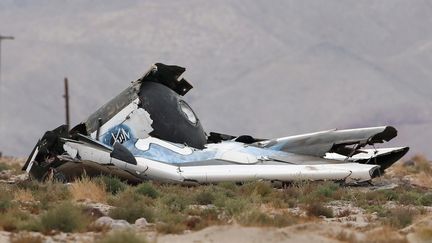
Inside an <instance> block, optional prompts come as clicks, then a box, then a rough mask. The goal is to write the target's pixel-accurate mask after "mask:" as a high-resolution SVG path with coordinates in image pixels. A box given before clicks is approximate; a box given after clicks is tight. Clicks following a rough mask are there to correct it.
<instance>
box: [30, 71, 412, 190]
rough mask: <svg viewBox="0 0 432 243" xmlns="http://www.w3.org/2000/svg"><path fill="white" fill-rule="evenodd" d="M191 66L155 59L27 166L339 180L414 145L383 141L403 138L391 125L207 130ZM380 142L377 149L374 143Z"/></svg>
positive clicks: (376, 168) (63, 173)
mask: <svg viewBox="0 0 432 243" xmlns="http://www.w3.org/2000/svg"><path fill="white" fill-rule="evenodd" d="M184 71H185V68H183V67H179V66H170V65H164V64H161V63H157V64H154V65H153V66H152V67H151V69H150V70H149V71H148V72H147V73H146V74H145V75H144V76H143V77H142V78H140V79H138V80H137V81H134V82H132V84H131V85H130V86H129V87H128V88H127V89H125V90H124V91H123V92H121V93H120V94H119V95H117V96H116V97H115V98H113V99H112V100H110V101H109V102H108V103H106V104H105V105H103V106H102V107H101V108H99V109H98V110H97V111H96V112H94V113H93V114H91V115H90V116H89V117H88V119H87V120H86V121H84V122H82V123H80V124H78V125H77V126H75V127H74V128H72V129H71V130H70V131H68V129H67V126H66V125H63V126H60V127H58V128H56V129H54V130H52V131H48V132H46V133H45V134H44V136H43V137H42V138H41V139H40V140H39V142H38V143H37V144H36V146H35V147H34V149H33V151H32V152H31V154H30V156H29V158H28V160H27V162H26V164H25V165H24V167H23V170H25V171H27V172H28V173H29V174H30V175H31V177H33V178H36V179H39V180H46V179H57V180H62V181H70V180H73V179H74V178H76V177H80V176H82V175H83V173H85V174H87V175H88V176H96V175H100V174H105V175H107V174H108V175H114V176H117V177H119V178H121V179H124V180H127V181H129V182H131V183H138V182H141V181H143V180H156V181H161V182H172V183H215V182H222V181H233V182H243V181H250V180H260V179H261V180H270V181H281V182H287V181H294V180H337V181H344V182H351V183H352V182H354V183H356V182H365V181H370V180H371V179H372V178H374V177H377V176H380V175H381V174H382V173H383V172H384V170H385V169H386V168H388V167H389V166H391V165H392V164H393V163H394V162H396V161H397V160H398V159H400V158H401V157H402V156H404V155H405V154H406V153H407V151H408V149H409V148H408V147H398V148H379V149H375V147H374V144H376V143H383V142H386V141H389V140H391V139H393V138H394V137H396V135H397V131H396V129H395V128H393V127H391V126H382V127H370V128H359V129H349V130H328V131H322V132H316V133H309V134H302V135H297V136H290V137H282V138H276V139H257V138H254V137H252V136H249V135H243V136H232V135H226V134H220V133H214V132H210V133H209V134H206V132H205V131H204V129H203V127H202V125H201V123H200V120H199V119H198V117H197V116H196V114H195V112H194V111H193V110H192V108H191V107H190V106H189V105H188V103H187V102H186V101H184V99H183V98H182V97H183V96H184V95H185V94H186V93H187V92H188V91H189V90H190V89H192V86H191V85H190V84H189V83H188V82H187V81H186V80H185V79H183V78H180V76H181V74H182V73H183V72H184ZM366 146H372V148H369V149H368V148H366Z"/></svg>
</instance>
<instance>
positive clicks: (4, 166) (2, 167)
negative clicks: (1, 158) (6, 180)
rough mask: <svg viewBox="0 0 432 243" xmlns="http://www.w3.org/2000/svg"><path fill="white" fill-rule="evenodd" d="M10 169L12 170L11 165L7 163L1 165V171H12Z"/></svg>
mask: <svg viewBox="0 0 432 243" xmlns="http://www.w3.org/2000/svg"><path fill="white" fill-rule="evenodd" d="M10 169H11V167H10V165H8V164H5V163H0V171H4V170H10Z"/></svg>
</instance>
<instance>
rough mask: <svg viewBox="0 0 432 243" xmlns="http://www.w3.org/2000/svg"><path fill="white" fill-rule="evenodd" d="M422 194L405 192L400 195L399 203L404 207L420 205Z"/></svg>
mask: <svg viewBox="0 0 432 243" xmlns="http://www.w3.org/2000/svg"><path fill="white" fill-rule="evenodd" d="M421 196H422V194H420V193H418V192H416V191H403V192H401V194H400V195H399V199H398V201H399V203H401V204H403V205H418V204H419V199H420V198H421Z"/></svg>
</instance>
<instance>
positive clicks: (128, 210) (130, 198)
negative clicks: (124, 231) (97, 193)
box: [109, 188, 154, 223]
mask: <svg viewBox="0 0 432 243" xmlns="http://www.w3.org/2000/svg"><path fill="white" fill-rule="evenodd" d="M150 200H151V199H149V198H146V197H143V196H142V195H141V194H138V193H135V191H134V190H133V189H132V188H130V189H127V190H125V191H123V192H121V193H120V194H118V195H117V196H116V198H115V200H114V201H113V202H112V204H113V205H114V206H116V208H114V209H112V210H111V211H110V213H109V215H110V216H111V217H112V218H114V219H124V220H126V221H128V222H129V223H134V222H135V220H137V219H138V218H141V217H144V218H146V220H147V221H148V222H153V220H154V213H153V209H152V208H151V207H149V206H150V205H151V204H152V202H151V201H150Z"/></svg>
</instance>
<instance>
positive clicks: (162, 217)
mask: <svg viewBox="0 0 432 243" xmlns="http://www.w3.org/2000/svg"><path fill="white" fill-rule="evenodd" d="M157 219H158V222H157V223H156V230H157V231H158V232H160V233H164V234H179V233H182V232H183V231H184V230H185V229H186V221H187V218H186V216H185V215H183V214H182V213H178V212H172V211H171V210H170V209H167V208H161V209H159V211H158V214H157Z"/></svg>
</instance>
